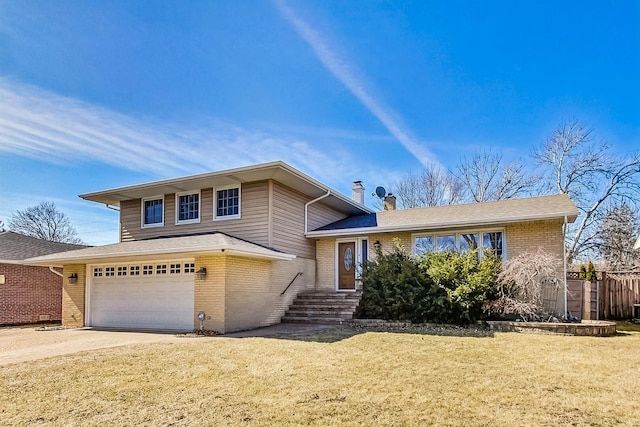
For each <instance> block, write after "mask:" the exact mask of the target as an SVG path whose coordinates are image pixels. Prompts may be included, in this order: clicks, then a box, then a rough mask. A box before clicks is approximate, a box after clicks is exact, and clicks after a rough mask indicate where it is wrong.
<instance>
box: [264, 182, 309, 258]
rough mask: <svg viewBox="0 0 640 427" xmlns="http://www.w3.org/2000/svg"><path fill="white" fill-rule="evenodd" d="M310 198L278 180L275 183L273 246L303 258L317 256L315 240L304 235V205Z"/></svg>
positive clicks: (272, 220) (272, 219) (272, 209)
mask: <svg viewBox="0 0 640 427" xmlns="http://www.w3.org/2000/svg"><path fill="white" fill-rule="evenodd" d="M307 201H309V199H308V198H307V197H306V196H304V195H302V194H301V193H298V192H296V191H294V190H292V189H290V188H289V187H286V186H284V185H282V184H280V183H278V182H274V183H273V199H272V206H271V213H272V218H271V225H272V246H273V247H274V248H275V249H278V250H281V251H284V252H286V253H290V254H294V255H297V256H301V257H303V258H311V259H313V258H315V256H316V250H315V242H314V241H313V240H312V239H307V238H306V237H305V235H304V205H305V203H306V202H307Z"/></svg>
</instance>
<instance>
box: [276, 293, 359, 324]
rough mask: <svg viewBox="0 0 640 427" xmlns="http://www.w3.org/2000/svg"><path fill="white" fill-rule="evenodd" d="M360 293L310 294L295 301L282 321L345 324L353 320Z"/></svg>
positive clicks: (301, 295) (298, 297) (302, 295)
mask: <svg viewBox="0 0 640 427" xmlns="http://www.w3.org/2000/svg"><path fill="white" fill-rule="evenodd" d="M360 296H361V293H360V292H349V293H329V292H308V293H304V294H300V295H298V296H297V297H296V299H295V300H294V301H293V303H292V304H291V306H290V307H289V310H287V312H286V313H285V315H284V317H283V318H282V321H283V322H285V323H343V322H345V321H347V320H351V319H352V318H353V314H354V313H355V311H356V308H357V306H358V304H359V302H360Z"/></svg>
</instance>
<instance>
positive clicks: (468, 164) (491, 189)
mask: <svg viewBox="0 0 640 427" xmlns="http://www.w3.org/2000/svg"><path fill="white" fill-rule="evenodd" d="M454 175H455V176H456V177H457V178H458V180H460V182H462V185H463V187H464V189H465V190H466V191H467V192H468V194H469V195H470V197H471V199H472V200H473V201H474V202H486V201H490V200H505V199H513V198H516V197H521V196H524V195H530V194H532V193H533V192H534V191H535V187H536V183H537V181H538V178H537V177H535V176H532V175H529V174H527V173H526V171H525V167H524V165H523V164H522V163H521V162H520V161H513V162H510V163H508V164H507V165H505V166H503V161H502V155H501V154H499V153H495V154H492V153H491V152H490V151H484V150H482V151H479V152H477V153H476V154H474V155H473V156H472V157H471V158H467V157H463V158H462V160H461V161H460V163H459V164H458V166H457V167H456V172H454Z"/></svg>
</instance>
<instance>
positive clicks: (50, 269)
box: [49, 265, 64, 278]
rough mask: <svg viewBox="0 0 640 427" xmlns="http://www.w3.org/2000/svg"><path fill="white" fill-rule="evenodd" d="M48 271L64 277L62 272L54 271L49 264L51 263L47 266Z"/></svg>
mask: <svg viewBox="0 0 640 427" xmlns="http://www.w3.org/2000/svg"><path fill="white" fill-rule="evenodd" d="M49 271H50V272H52V273H53V274H55V275H57V276H60V277H62V278H64V275H63V274H62V273H59V272H57V271H55V270H54V269H53V266H51V265H50V266H49Z"/></svg>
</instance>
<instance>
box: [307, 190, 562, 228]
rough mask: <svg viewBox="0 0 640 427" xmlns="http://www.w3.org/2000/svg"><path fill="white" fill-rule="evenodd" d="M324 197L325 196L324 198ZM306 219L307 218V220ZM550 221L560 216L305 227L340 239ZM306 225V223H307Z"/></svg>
mask: <svg viewBox="0 0 640 427" xmlns="http://www.w3.org/2000/svg"><path fill="white" fill-rule="evenodd" d="M323 197H324V196H323ZM305 219H306V218H305ZM550 219H558V216H548V215H540V216H535V215H531V216H528V217H523V218H509V219H504V218H503V219H494V220H489V221H484V220H480V221H467V220H464V221H455V222H448V223H439V224H406V225H392V226H386V227H385V226H382V227H379V226H375V227H359V228H341V229H336V230H320V231H306V227H305V235H306V236H307V237H334V236H335V237H338V236H353V235H360V234H362V235H364V234H370V233H390V232H394V231H429V230H446V229H454V228H468V227H477V226H485V225H491V226H498V225H502V224H514V223H518V222H530V221H544V220H550ZM564 220H565V223H566V221H568V219H567V215H564ZM305 224H306V221H305Z"/></svg>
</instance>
